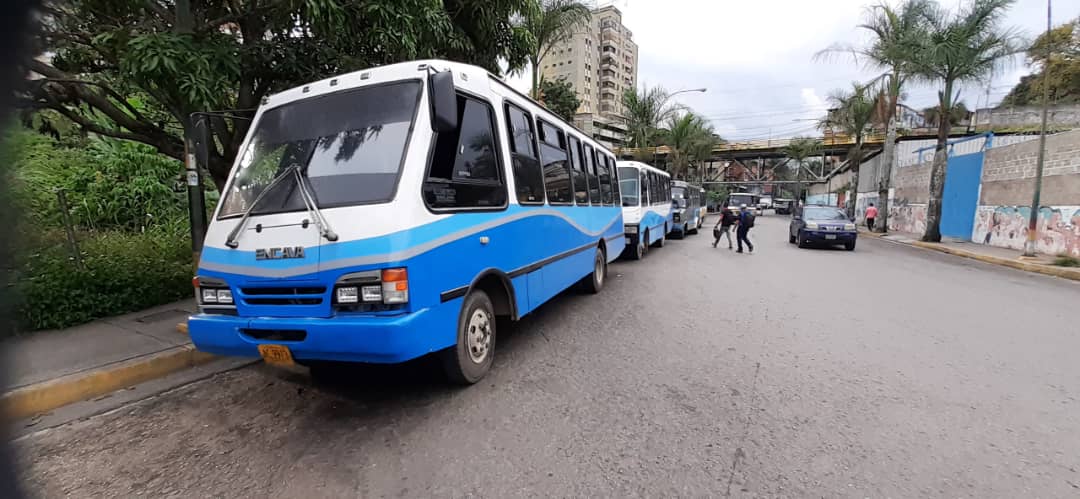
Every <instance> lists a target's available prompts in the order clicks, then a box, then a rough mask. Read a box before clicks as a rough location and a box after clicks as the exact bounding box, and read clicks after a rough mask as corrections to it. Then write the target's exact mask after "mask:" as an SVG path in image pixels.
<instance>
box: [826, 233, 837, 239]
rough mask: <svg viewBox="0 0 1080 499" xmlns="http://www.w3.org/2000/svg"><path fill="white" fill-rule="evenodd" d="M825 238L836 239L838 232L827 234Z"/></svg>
mask: <svg viewBox="0 0 1080 499" xmlns="http://www.w3.org/2000/svg"><path fill="white" fill-rule="evenodd" d="M825 239H836V234H825Z"/></svg>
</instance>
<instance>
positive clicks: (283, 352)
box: [259, 345, 296, 366]
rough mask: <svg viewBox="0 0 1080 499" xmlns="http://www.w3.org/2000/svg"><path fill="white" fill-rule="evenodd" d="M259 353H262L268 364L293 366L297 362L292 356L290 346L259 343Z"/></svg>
mask: <svg viewBox="0 0 1080 499" xmlns="http://www.w3.org/2000/svg"><path fill="white" fill-rule="evenodd" d="M259 355H262V358H263V360H264V361H266V363H267V364H275V365H279V366H292V365H296V362H295V361H294V360H293V358H292V352H290V351H289V347H286V346H282V345H259Z"/></svg>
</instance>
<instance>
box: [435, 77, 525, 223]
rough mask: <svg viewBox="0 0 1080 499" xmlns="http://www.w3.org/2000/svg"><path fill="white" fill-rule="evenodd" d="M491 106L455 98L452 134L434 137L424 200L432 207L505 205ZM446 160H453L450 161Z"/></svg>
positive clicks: (446, 133) (503, 185)
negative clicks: (455, 109)
mask: <svg viewBox="0 0 1080 499" xmlns="http://www.w3.org/2000/svg"><path fill="white" fill-rule="evenodd" d="M494 118H495V117H494V113H493V112H492V110H491V106H490V105H488V104H487V103H484V102H480V101H478V100H474V99H468V98H465V97H463V96H460V95H459V96H458V122H459V123H460V124H461V125H460V126H459V127H458V129H457V130H455V131H453V132H445V133H440V134H438V138H437V139H436V140H435V150H434V153H433V154H432V161H431V165H430V167H429V169H428V175H427V179H426V180H425V181H424V200H425V201H426V202H427V204H428V206H430V207H432V208H485V207H488V208H490V207H499V206H503V205H505V204H506V185H505V183H504V182H503V180H502V175H501V173H500V172H502V167H501V166H500V165H499V153H498V148H497V147H495V139H494V137H495V120H494ZM450 158H454V159H453V161H450Z"/></svg>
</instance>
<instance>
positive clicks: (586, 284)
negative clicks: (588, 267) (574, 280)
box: [581, 247, 607, 295]
mask: <svg viewBox="0 0 1080 499" xmlns="http://www.w3.org/2000/svg"><path fill="white" fill-rule="evenodd" d="M605 280H607V253H605V252H604V249H603V248H599V247H598V248H596V257H594V258H593V271H592V273H591V274H589V275H587V276H585V278H584V279H582V280H581V287H582V288H583V289H584V290H585V292H586V293H589V294H593V295H595V294H597V293H599V292H600V290H601V289H603V288H604V281H605Z"/></svg>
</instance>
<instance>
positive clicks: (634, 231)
mask: <svg viewBox="0 0 1080 499" xmlns="http://www.w3.org/2000/svg"><path fill="white" fill-rule="evenodd" d="M626 233H627V234H637V226H636V225H627V226H626Z"/></svg>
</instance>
